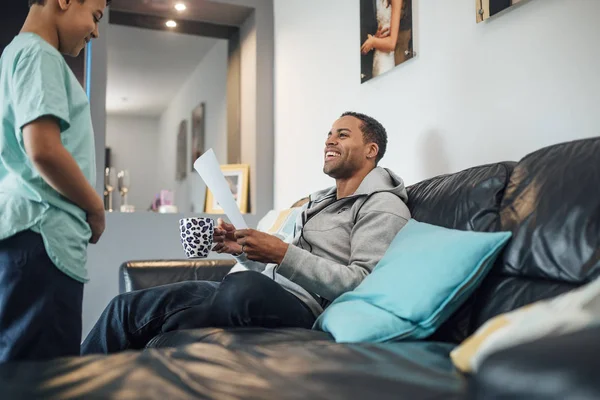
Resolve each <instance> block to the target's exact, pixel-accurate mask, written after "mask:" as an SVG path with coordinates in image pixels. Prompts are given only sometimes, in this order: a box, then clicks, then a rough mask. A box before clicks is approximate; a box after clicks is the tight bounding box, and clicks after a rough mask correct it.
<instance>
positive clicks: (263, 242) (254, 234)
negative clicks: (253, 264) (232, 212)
mask: <svg viewBox="0 0 600 400" xmlns="http://www.w3.org/2000/svg"><path fill="white" fill-rule="evenodd" d="M235 237H236V238H237V242H238V244H239V245H240V246H241V248H242V251H243V252H244V253H246V256H247V257H248V259H249V260H252V261H259V262H263V263H275V264H281V263H282V262H283V258H284V257H285V253H287V250H288V247H289V244H287V243H285V242H284V241H283V240H281V239H279V238H277V237H275V236H273V235H269V234H268V233H264V232H260V231H257V230H254V229H243V230H239V231H236V232H235Z"/></svg>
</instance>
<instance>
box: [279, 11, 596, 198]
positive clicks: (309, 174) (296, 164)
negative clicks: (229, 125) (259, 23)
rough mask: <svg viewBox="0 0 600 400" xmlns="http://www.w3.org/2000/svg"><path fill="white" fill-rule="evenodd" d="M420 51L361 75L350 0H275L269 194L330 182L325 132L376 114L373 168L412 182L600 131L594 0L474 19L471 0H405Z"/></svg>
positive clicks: (302, 191)
mask: <svg viewBox="0 0 600 400" xmlns="http://www.w3.org/2000/svg"><path fill="white" fill-rule="evenodd" d="M413 2H414V3H413V4H414V31H415V50H416V51H417V53H418V56H417V57H416V58H415V59H414V60H411V61H409V62H407V63H405V64H403V65H401V66H399V67H396V68H395V69H394V70H393V71H391V72H389V73H388V74H386V75H384V76H381V77H379V78H376V79H373V80H371V81H369V82H367V83H365V84H363V85H361V84H360V55H359V45H360V43H359V1H348V0H328V1H326V2H323V1H319V0H275V2H274V5H275V136H276V147H275V149H276V150H275V160H276V161H275V163H276V168H275V200H276V201H275V203H276V206H277V207H285V206H289V204H291V203H292V202H293V201H295V200H297V199H299V198H300V197H302V196H303V195H306V194H307V193H308V192H310V191H313V190H316V189H319V188H321V187H324V186H327V185H331V184H332V181H331V180H330V179H328V178H327V177H325V176H324V175H323V174H322V172H321V168H322V159H323V154H322V148H323V143H324V140H325V132H327V131H328V129H329V128H330V126H331V124H332V122H333V121H334V120H335V119H336V118H337V117H338V115H339V114H340V113H341V112H343V111H345V110H356V111H361V112H364V113H367V114H370V115H372V116H374V117H375V118H377V119H379V120H380V121H381V122H382V123H383V124H384V126H386V128H387V130H388V134H389V141H390V146H389V149H388V151H389V152H388V155H387V156H386V158H385V159H384V160H383V162H382V165H384V166H388V167H391V168H392V169H394V170H395V171H396V172H398V173H399V174H401V175H402V176H403V177H404V179H405V180H406V181H407V183H414V182H416V181H419V180H421V179H424V178H427V177H430V176H433V175H435V174H439V173H444V172H452V171H457V170H460V169H463V168H467V167H470V166H473V165H477V164H482V163H487V162H496V161H502V160H518V159H520V158H521V157H522V156H523V155H525V154H526V153H528V152H530V151H533V150H536V149H538V148H540V147H542V146H545V145H550V144H554V143H558V142H561V141H568V140H572V139H576V138H582V137H589V136H595V135H599V134H600V112H598V104H600V75H599V73H598V71H599V70H600V46H599V45H598V39H599V38H600V24H598V22H597V16H598V15H599V14H600V1H598V0H568V1H567V0H530V1H528V2H525V3H524V4H523V5H522V6H518V7H514V8H513V9H512V10H511V11H509V12H507V13H504V14H503V15H500V16H498V17H496V18H493V19H492V20H490V21H488V22H486V23H481V24H476V23H475V4H474V2H473V0H452V1H448V0H444V1H442V0H437V1H432V0H413Z"/></svg>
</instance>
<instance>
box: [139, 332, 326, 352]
mask: <svg viewBox="0 0 600 400" xmlns="http://www.w3.org/2000/svg"><path fill="white" fill-rule="evenodd" d="M315 340H333V338H332V337H331V335H330V334H328V333H325V332H320V331H314V330H310V329H303V328H283V329H268V328H204V329H189V330H181V331H173V332H168V333H163V334H161V335H158V336H157V337H155V338H154V339H152V340H151V341H150V342H149V343H148V345H147V346H146V347H147V348H164V347H180V346H185V345H189V344H194V343H213V344H219V345H221V346H224V347H227V348H233V347H238V346H248V345H263V344H275V343H282V342H285V343H298V342H309V341H315Z"/></svg>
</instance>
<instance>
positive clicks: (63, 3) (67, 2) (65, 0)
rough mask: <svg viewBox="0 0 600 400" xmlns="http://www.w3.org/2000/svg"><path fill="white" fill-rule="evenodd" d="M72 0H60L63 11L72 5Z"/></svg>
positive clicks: (59, 4)
mask: <svg viewBox="0 0 600 400" xmlns="http://www.w3.org/2000/svg"><path fill="white" fill-rule="evenodd" d="M71 2H72V0H58V6H59V7H60V9H61V10H62V11H67V10H68V9H69V7H71Z"/></svg>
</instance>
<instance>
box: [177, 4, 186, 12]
mask: <svg viewBox="0 0 600 400" xmlns="http://www.w3.org/2000/svg"><path fill="white" fill-rule="evenodd" d="M175 9H176V10H177V11H180V12H181V11H185V10H187V6H186V5H185V4H183V3H177V4H175Z"/></svg>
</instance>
